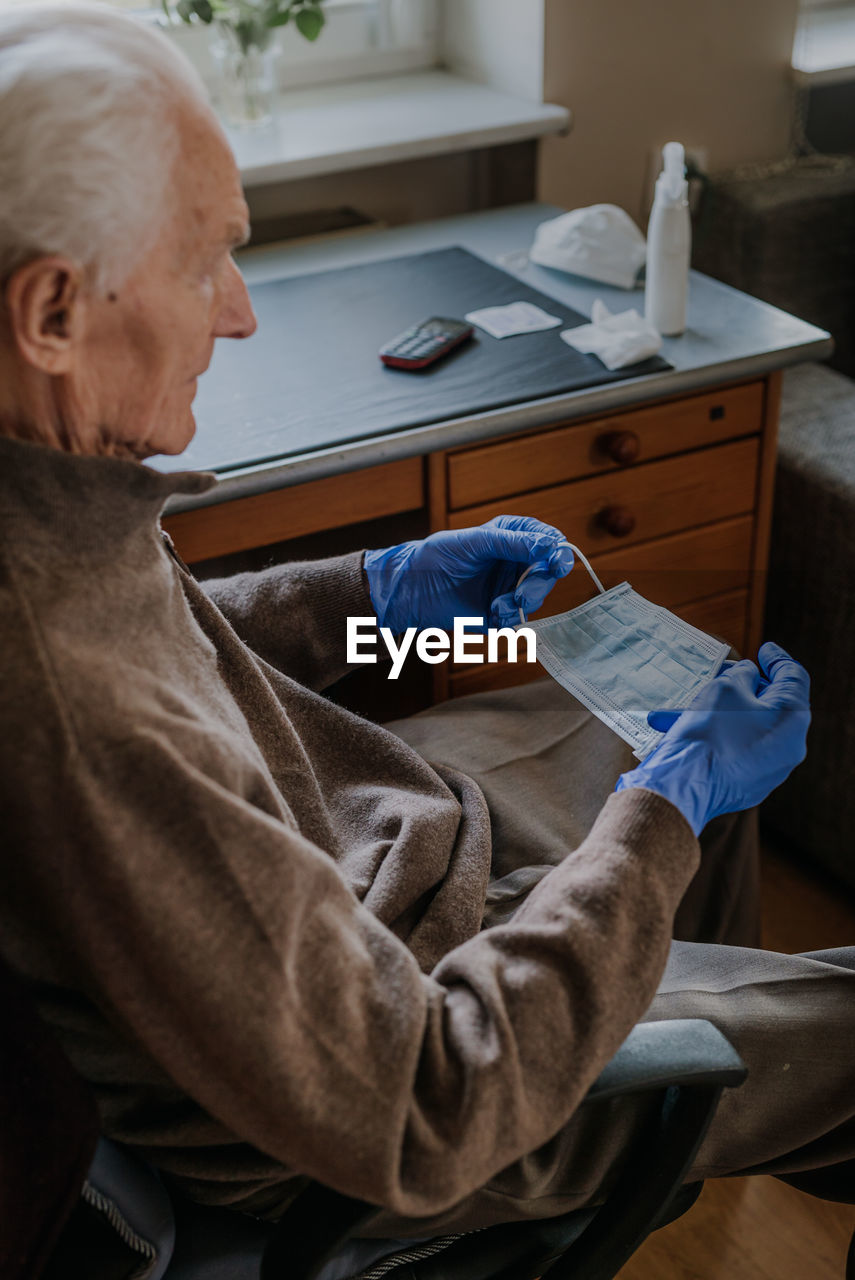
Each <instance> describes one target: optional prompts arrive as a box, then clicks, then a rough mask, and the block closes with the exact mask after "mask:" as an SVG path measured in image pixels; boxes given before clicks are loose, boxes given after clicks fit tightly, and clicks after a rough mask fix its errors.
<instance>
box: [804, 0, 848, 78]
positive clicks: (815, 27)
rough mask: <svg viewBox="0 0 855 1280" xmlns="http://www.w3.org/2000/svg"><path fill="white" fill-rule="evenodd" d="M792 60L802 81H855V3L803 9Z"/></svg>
mask: <svg viewBox="0 0 855 1280" xmlns="http://www.w3.org/2000/svg"><path fill="white" fill-rule="evenodd" d="M792 63H793V70H794V72H795V73H796V77H797V79H798V81H799V83H800V84H804V85H822V84H844V83H846V82H848V81H855V3H853V4H851V5H843V6H840V7H837V8H832V9H806V10H803V11H802V14H801V16H800V18H799V27H798V31H797V34H796V40H795V44H794V46H793V59H792Z"/></svg>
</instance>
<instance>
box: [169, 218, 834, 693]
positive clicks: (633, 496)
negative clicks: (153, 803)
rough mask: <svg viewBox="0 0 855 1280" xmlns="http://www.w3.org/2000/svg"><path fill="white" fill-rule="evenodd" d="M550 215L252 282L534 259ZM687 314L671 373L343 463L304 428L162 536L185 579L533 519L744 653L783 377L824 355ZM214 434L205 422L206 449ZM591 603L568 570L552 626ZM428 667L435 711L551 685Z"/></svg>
mask: <svg viewBox="0 0 855 1280" xmlns="http://www.w3.org/2000/svg"><path fill="white" fill-rule="evenodd" d="M557 212H559V211H558V210H555V209H553V208H552V207H550V206H544V205H526V206H517V207H515V208H513V209H503V210H492V211H490V212H489V213H486V214H484V213H482V214H472V215H469V216H468V217H465V218H455V219H449V220H447V221H445V222H438V223H433V224H424V225H422V226H421V227H406V228H398V229H396V230H394V231H386V232H380V233H373V234H371V235H362V236H358V237H353V238H352V239H347V240H341V239H339V240H335V241H330V242H328V243H326V244H317V243H316V244H311V245H307V246H304V247H302V248H299V247H297V248H295V247H291V248H290V249H262V250H256V251H252V252H250V253H248V254H247V255H245V256H244V259H243V260H242V262H241V266H242V268H243V270H244V273H245V275H246V277H247V279H248V281H249V283H250V285H252V283H255V282H260V281H263V280H265V279H271V278H275V277H278V276H283V275H289V274H298V273H300V272H303V271H313V270H319V269H322V268H323V267H324V266H335V265H350V264H352V263H355V262H364V261H370V260H371V259H372V258H381V257H390V256H393V255H395V254H399V253H406V252H418V251H420V250H423V249H429V248H436V247H442V246H445V245H452V244H463V245H464V246H465V247H467V248H469V249H470V250H472V251H473V252H475V253H480V254H481V255H482V256H483V257H485V258H486V259H487V260H488V261H493V262H495V261H496V260H497V259H498V258H499V257H500V256H501V255H504V254H505V253H507V252H508V251H511V250H514V249H517V248H520V247H524V246H525V245H527V244H528V243H529V242H530V240H531V237H532V234H533V230H534V227H535V226H536V225H537V223H538V222H540V221H542V220H543V219H544V218H545V217H549V216H552V215H554V214H555V213H557ZM508 269H510V268H508ZM513 273H514V274H517V275H518V276H519V277H520V279H523V280H526V281H527V282H529V283H531V284H533V285H534V286H535V287H536V288H538V289H540V290H542V291H543V292H546V293H550V294H551V295H553V296H555V297H556V298H558V299H559V300H562V301H564V302H565V303H567V304H568V305H570V306H572V307H573V308H575V309H576V310H578V311H581V312H582V313H583V314H590V310H591V305H592V302H593V299H594V298H595V297H602V298H603V299H604V300H605V302H606V305H607V306H609V307H610V309H612V310H625V309H626V308H627V307H629V306H636V307H638V308H640V307H641V306H642V295H641V293H640V291H637V292H636V293H634V294H630V293H627V292H625V291H622V290H617V289H611V288H609V287H607V286H596V285H594V284H593V283H587V282H584V281H581V280H579V279H578V278H573V277H570V276H562V275H560V274H559V273H557V272H554V271H549V270H548V269H544V268H540V267H537V266H534V265H530V264H529V265H523V266H519V267H517V268H515V269H514V271H513ZM690 297H691V303H690V314H689V327H688V329H687V332H686V334H685V335H683V336H682V337H681V338H677V339H670V340H667V341H666V343H665V345H664V348H663V355H664V356H665V357H666V359H668V360H669V361H671V363H672V364H673V365H674V366H675V367H674V369H673V370H668V371H665V372H661V373H657V374H653V375H649V376H647V377H644V378H632V379H628V380H626V381H624V382H619V383H612V384H608V385H605V386H602V387H595V388H589V389H585V390H582V391H578V392H574V393H570V394H567V395H561V396H551V397H546V398H544V399H542V400H531V401H527V402H526V403H525V404H521V405H515V406H511V407H510V408H505V409H500V410H496V411H494V412H490V413H482V414H478V415H473V416H472V417H470V418H460V419H456V420H454V421H449V422H439V423H434V424H430V425H429V426H426V427H419V428H416V429H411V430H408V431H404V432H393V433H387V434H385V435H382V436H378V437H376V438H374V439H370V440H361V441H357V442H354V443H353V444H352V445H348V446H345V447H342V446H336V447H332V448H330V447H325V442H324V441H323V440H322V439H313V438H312V437H311V432H310V430H309V434H308V435H307V437H306V439H305V442H304V444H305V447H301V448H299V449H298V450H297V452H292V454H291V456H290V457H288V458H282V459H274V460H272V461H270V462H268V463H265V464H264V465H261V466H247V467H246V468H240V467H238V468H236V469H233V470H232V471H231V472H230V473H229V474H228V475H227V476H225V477H224V478H223V480H222V481H221V484H220V485H219V486H218V487H217V489H216V490H215V491H214V493H213V494H211V495H203V497H202V499H201V501H200V500H195V501H189V500H186V501H183V502H182V503H173V504H172V505H171V506H170V508H169V509H168V511H167V515H166V518H165V520H164V526H165V527H166V528H167V529H168V531H169V532H170V533H171V535H172V537H173V538H174V539H175V542H176V545H177V547H178V549H179V551H180V552H181V554H182V555H183V556H184V558H185V559H186V560H187V561H188V562H190V563H193V562H198V561H201V560H206V559H208V558H210V557H215V556H223V555H227V554H229V553H233V552H238V551H245V550H247V549H249V548H254V547H259V546H267V545H270V544H274V543H280V542H281V541H282V540H286V539H294V538H298V537H303V536H305V535H309V534H315V533H320V532H321V531H325V530H330V529H338V530H340V531H341V546H342V548H344V547H346V546H348V535H347V531H348V529H350V527H351V526H353V525H355V524H357V523H359V524H360V533H361V534H363V535H364V531H365V524H364V522H366V521H376V520H380V519H382V518H384V517H392V516H396V515H400V514H401V513H408V512H409V513H413V516H414V518H415V519H417V520H421V522H422V524H423V526H424V527H425V528H429V529H440V528H446V527H451V528H461V527H465V526H466V525H468V524H475V523H480V522H481V521H483V520H487V519H489V518H490V517H491V516H493V515H497V514H500V513H501V512H511V513H514V514H525V515H533V516H537V517H539V518H541V519H543V520H546V521H548V522H550V523H552V524H555V525H557V526H558V527H559V528H561V529H562V530H563V531H564V532H565V533H566V534H567V536H568V538H569V539H570V541H572V542H576V543H578V544H579V545H580V546H581V547H582V548H583V549H584V550H585V551H586V553H587V554H588V555H589V557H590V558H591V561H592V564H593V566H594V568H595V569H596V570H597V571H598V573H599V575H600V576H601V578H603V580H604V582H605V584H606V585H607V586H608V585H613V584H614V583H616V582H620V581H622V580H623V579H624V578H626V579H629V580H630V581H631V582H632V584H633V585H634V586H635V587H636V588H637V589H638V590H639V591H641V592H642V594H644V595H647V596H648V597H649V598H651V599H652V600H655V601H656V602H658V603H661V604H664V605H667V606H668V607H669V608H672V609H674V610H675V611H676V612H678V613H680V614H681V615H682V616H683V617H685V618H686V619H688V620H689V621H690V622H692V623H694V624H695V625H697V626H700V627H702V628H704V629H705V630H710V631H714V632H716V633H717V634H719V635H721V636H723V637H725V638H726V639H727V640H729V641H730V642H731V643H733V644H734V645H736V647H737V648H739V649H741V650H742V651H743V652H746V653H753V652H754V651H755V650H756V648H757V645H758V643H759V642H760V640H761V638H762V636H761V632H762V621H763V600H764V595H765V570H766V564H767V559H768V548H769V530H770V519H771V505H772V492H773V481H774V468H775V456H776V437H777V422H778V409H779V397H780V373H779V370H780V369H782V368H783V367H785V366H787V365H789V364H795V363H798V362H800V361H802V360H805V359H821V358H822V357H823V356H825V355H827V354H828V353H829V352H830V350H831V341H830V338H829V336H828V335H827V334H826V333H824V332H823V331H822V330H820V329H817V328H815V327H814V326H812V325H808V324H805V323H804V322H802V321H800V320H796V319H794V318H793V317H790V316H787V315H785V314H784V313H782V312H780V311H777V310H776V309H774V308H772V307H769V306H767V305H766V304H764V303H760V302H757V301H756V300H754V299H751V298H748V297H747V296H746V295H744V294H740V293H737V292H736V291H735V290H732V289H729V288H727V287H726V286H724V285H721V284H719V283H718V282H716V281H713V280H710V279H709V278H707V277H703V276H699V275H694V274H693V277H692V285H691V294H690ZM212 372H213V371H212ZM207 376H208V378H210V377H211V375H210V374H209V375H207ZM213 392H214V394H219V392H220V389H219V388H216V387H215V388H213ZM206 394H209V395H210V394H211V391H210V389H209V388H207V387H206ZM203 400H204V397H203ZM343 412H346V406H343ZM286 413H287V406H286V407H285V408H284V409H283V414H286ZM238 427H239V423H236V424H235V428H236V430H237V429H238ZM204 429H205V428H204V411H203V410H202V412H200V440H201V441H202V442H204ZM196 453H197V456H198V454H199V449H198V447H197V449H196ZM155 465H157V463H155ZM168 465H172V464H168ZM196 465H200V462H199V461H197V463H196ZM201 465H202V466H204V457H203V456H202V458H201ZM380 545H383V544H382V543H381V544H380ZM587 594H589V591H588V580H587V577H586V575H583V574H581V573H578V574H577V573H573V574H572V575H570V577H569V578H568V579H567V580H565V581H564V582H562V583H560V584H559V585H558V587H556V589H555V590H554V591H553V593H552V595H551V596H550V599H549V602H548V608H547V610H545V612H560V611H563V610H564V609H567V608H569V607H571V606H572V605H573V604H576V603H579V602H580V601H581V600H582V599H583V598H585V597H586V595H587ZM433 670H434V672H435V673H436V674H435V684H434V692H435V696H436V697H442V696H445V695H447V694H448V693H450V694H452V695H456V694H459V693H464V692H470V691H474V690H476V689H484V688H488V687H496V686H498V685H504V684H510V683H516V682H518V681H520V680H523V679H526V678H529V679H530V678H533V677H534V676H536V675H538V674H541V672H540V669H539V668H537V667H529V666H527V665H525V664H522V665H519V666H511V665H507V664H497V665H494V666H490V667H488V666H479V667H476V668H472V667H469V668H467V669H465V670H460V671H455V670H453V669H451V670H448V669H447V668H446V667H435V668H434V669H433Z"/></svg>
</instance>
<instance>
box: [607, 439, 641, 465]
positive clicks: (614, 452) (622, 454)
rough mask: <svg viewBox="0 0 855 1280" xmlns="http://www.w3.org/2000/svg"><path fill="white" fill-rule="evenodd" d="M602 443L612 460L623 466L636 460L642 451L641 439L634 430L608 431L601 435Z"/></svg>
mask: <svg viewBox="0 0 855 1280" xmlns="http://www.w3.org/2000/svg"><path fill="white" fill-rule="evenodd" d="M600 445H601V446H602V448H603V449H604V451H605V452H606V453H607V454H608V456H609V457H610V458H611V460H612V462H616V463H618V465H619V466H621V467H628V466H629V464H630V463H631V462H635V461H636V460H637V458H638V455H639V453H640V452H641V441H640V440H639V438H638V436H637V435H636V434H635V432H634V431H607V432H606V434H605V435H603V436H600Z"/></svg>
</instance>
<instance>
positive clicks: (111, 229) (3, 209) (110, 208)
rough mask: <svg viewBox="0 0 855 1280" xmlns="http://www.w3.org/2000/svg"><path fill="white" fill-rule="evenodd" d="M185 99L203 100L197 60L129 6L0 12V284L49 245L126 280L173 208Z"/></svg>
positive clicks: (101, 276)
mask: <svg viewBox="0 0 855 1280" xmlns="http://www.w3.org/2000/svg"><path fill="white" fill-rule="evenodd" d="M188 99H189V100H190V101H195V102H207V97H206V94H205V89H204V86H203V84H202V81H201V80H200V79H199V77H198V76H197V75H196V73H195V71H194V70H193V68H192V67H191V66H190V64H189V63H188V62H187V61H186V59H185V58H184V57H183V55H182V54H180V53H179V52H178V51H177V49H176V48H175V47H174V46H173V44H172V43H171V42H170V41H169V40H168V39H167V38H166V37H165V36H163V35H162V34H161V33H160V32H158V31H156V30H154V29H153V28H151V27H145V26H143V25H142V24H141V23H140V22H139V21H138V20H136V19H134V18H132V17H130V16H128V15H127V14H122V13H119V12H117V11H116V10H111V9H108V8H105V7H101V6H98V5H94V4H93V5H72V6H67V5H59V4H50V5H44V6H38V7H37V6H31V7H28V8H27V9H8V8H7V9H4V10H2V11H0V284H2V282H3V281H5V280H7V279H8V278H9V276H10V275H11V274H12V272H13V271H14V270H15V269H16V268H17V267H18V266H20V265H21V264H22V263H24V262H27V261H30V260H32V259H34V258H37V257H41V256H43V255H46V254H61V255H63V256H65V257H68V258H70V259H71V260H72V261H74V262H76V263H78V264H79V265H80V266H81V267H82V268H84V269H85V270H87V272H88V273H89V275H90V277H91V279H92V281H93V283H94V285H95V287H97V288H102V289H103V288H107V287H114V286H115V285H118V284H121V283H122V280H123V279H124V278H125V277H126V276H127V275H128V273H129V272H130V271H131V270H132V268H133V266H134V265H135V263H136V262H137V261H138V260H139V258H140V257H142V255H143V254H144V253H145V251H146V249H148V248H149V247H150V245H151V244H152V243H153V241H154V239H155V238H156V236H157V233H158V231H159V229H160V227H161V226H162V223H163V220H164V217H165V216H166V214H167V213H168V211H169V209H170V207H171V204H170V199H169V196H170V187H171V177H172V172H173V166H174V164H175V161H176V158H177V155H178V151H179V133H178V128H177V126H176V123H175V121H176V117H177V116H178V114H179V108H180V106H181V104H182V101H184V102H186V101H187V100H188Z"/></svg>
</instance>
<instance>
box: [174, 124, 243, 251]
mask: <svg viewBox="0 0 855 1280" xmlns="http://www.w3.org/2000/svg"><path fill="white" fill-rule="evenodd" d="M176 129H177V140H178V152H177V155H176V162H175V166H174V178H173V183H172V195H173V209H174V215H175V217H176V219H177V224H178V230H179V235H180V239H181V240H183V241H187V240H189V241H191V242H197V243H198V242H199V241H210V242H214V241H219V240H222V239H227V240H230V241H233V242H234V243H235V244H238V243H241V242H242V240H244V239H245V237H246V233H247V231H248V211H247V207H246V201H245V200H244V196H243V190H242V188H241V181H240V173H239V171H238V167H237V164H236V162H235V158H234V155H233V153H232V150H231V147H230V146H229V144H228V141H227V140H226V137H225V134H224V133H223V130H222V127H221V125H220V123H219V121H218V120H217V118H216V116H215V115H214V113H213V111H212V110H210V109H209V108H208V107H206V106H205V107H199V106H198V105H197V104H195V103H189V104H188V103H184V104H182V107H181V109H180V112H179V113H178V114H177V116H176Z"/></svg>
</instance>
